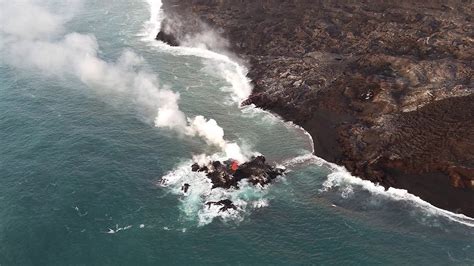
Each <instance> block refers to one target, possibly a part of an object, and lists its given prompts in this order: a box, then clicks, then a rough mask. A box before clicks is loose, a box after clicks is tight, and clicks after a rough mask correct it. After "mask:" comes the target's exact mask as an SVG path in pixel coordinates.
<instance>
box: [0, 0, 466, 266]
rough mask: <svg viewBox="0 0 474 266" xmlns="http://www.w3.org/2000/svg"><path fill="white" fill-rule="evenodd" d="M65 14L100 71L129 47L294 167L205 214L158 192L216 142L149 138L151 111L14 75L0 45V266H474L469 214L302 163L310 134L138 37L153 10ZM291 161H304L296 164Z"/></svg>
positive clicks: (32, 75)
mask: <svg viewBox="0 0 474 266" xmlns="http://www.w3.org/2000/svg"><path fill="white" fill-rule="evenodd" d="M47 8H48V9H51V10H53V11H54V10H55V8H57V9H58V10H60V9H61V6H59V7H58V6H56V5H47ZM74 13H75V14H74V17H73V18H71V19H70V20H68V21H67V22H66V23H65V30H64V33H63V34H67V33H70V32H79V33H81V34H93V35H94V36H95V38H96V39H97V43H98V44H99V47H100V48H99V51H100V53H99V55H98V56H99V57H100V59H102V60H104V61H105V62H114V61H116V59H117V58H118V57H119V55H120V53H121V52H122V51H123V50H124V49H131V50H133V51H134V52H135V53H136V54H138V55H139V56H142V57H143V58H144V63H143V65H144V67H145V68H146V69H147V71H148V72H151V73H153V74H154V75H156V76H157V77H158V79H159V81H160V84H161V85H160V86H164V85H166V86H169V87H170V88H171V90H173V91H175V92H180V95H181V99H180V108H181V110H182V111H183V112H184V113H186V114H187V115H189V116H194V115H204V116H206V117H208V118H213V119H215V120H216V121H217V122H218V124H219V125H220V126H222V128H224V130H225V137H226V139H228V140H229V141H235V142H237V143H239V144H240V145H241V146H245V147H246V148H247V149H249V150H252V151H258V152H261V153H263V154H265V155H266V156H267V158H268V160H269V161H272V162H276V163H279V164H285V163H286V165H287V166H288V168H289V170H290V172H289V173H288V174H287V175H286V177H284V178H283V179H280V180H279V181H278V182H276V183H275V184H272V185H271V186H269V187H267V188H265V189H264V190H259V189H252V188H245V189H243V191H240V192H239V191H234V192H231V193H228V194H225V195H227V196H229V195H230V196H232V197H236V198H238V199H239V200H241V201H242V204H244V205H245V204H248V205H245V206H246V207H245V208H244V211H242V212H240V213H238V214H236V215H234V216H230V217H227V216H225V217H221V216H215V215H216V214H215V213H208V212H206V209H205V208H202V204H201V201H202V200H203V197H205V195H202V194H195V195H194V194H193V196H195V197H186V196H184V195H181V194H180V193H179V185H180V182H181V181H179V182H178V183H177V184H176V186H170V187H162V186H160V185H159V180H160V179H161V178H162V177H163V176H165V175H167V174H169V173H170V172H171V173H178V174H179V173H180V172H179V171H180V170H182V171H184V168H183V167H184V166H183V165H186V163H188V162H189V160H191V158H192V156H193V155H195V154H200V153H206V154H213V153H216V152H218V150H216V148H215V147H212V146H209V145H207V144H206V143H205V142H204V141H202V140H201V139H199V138H196V137H187V136H183V135H182V134H177V133H176V132H174V131H171V130H167V129H164V128H157V127H155V126H154V125H153V119H154V117H153V116H150V113H149V112H144V111H143V110H144V109H147V108H144V107H143V105H142V103H141V102H139V101H135V100H133V99H129V98H128V97H127V96H126V95H123V94H120V93H118V94H113V95H108V94H106V95H104V94H101V93H100V91H98V90H96V89H95V88H93V87H91V86H89V85H88V84H85V83H84V82H81V80H80V78H78V77H77V76H74V75H60V76H57V75H48V74H45V73H44V71H41V70H38V69H35V68H31V67H19V66H17V65H14V64H11V62H10V61H9V60H7V59H5V58H6V57H4V56H5V53H6V52H7V50H2V58H4V59H2V61H1V65H0V151H1V152H0V181H1V183H0V265H146V264H153V265H156V264H211V263H212V264H218V263H225V264H244V265H246V264H394V265H395V264H397V265H398V264H423V265H445V264H464V265H472V264H473V263H474V228H473V227H472V226H473V224H474V222H473V221H472V220H471V219H468V218H462V217H461V218H460V217H459V216H456V215H451V214H449V213H445V212H443V211H441V210H438V209H435V208H433V207H430V206H428V205H427V204H425V203H423V202H422V201H420V200H417V199H415V198H414V197H413V196H410V195H408V194H407V193H405V192H403V191H391V192H383V191H381V190H380V188H378V187H376V186H374V185H371V184H369V183H366V182H362V181H360V180H358V179H356V178H355V177H350V175H348V174H347V173H345V172H344V171H342V170H341V169H335V168H334V167H331V165H328V164H323V163H321V161H320V160H317V159H314V158H312V159H308V158H309V157H308V156H306V157H304V155H307V154H308V153H310V151H311V146H310V140H309V139H308V137H307V136H306V135H305V134H303V132H302V131H301V130H299V129H297V128H295V127H292V126H291V125H289V124H285V123H283V122H282V121H280V120H279V119H277V118H275V117H273V116H272V115H270V114H267V113H264V112H260V111H258V110H254V109H252V108H246V109H240V108H239V107H238V105H237V103H236V102H234V101H233V100H232V95H231V94H232V93H230V92H229V90H228V88H229V87H230V86H231V84H229V82H228V81H227V80H226V79H225V78H224V77H222V76H221V75H220V74H219V73H218V72H216V71H214V70H215V69H214V68H213V66H216V65H218V63H217V61H218V60H216V59H203V58H202V57H200V56H196V55H192V54H193V52H183V51H180V50H179V48H178V49H175V50H173V49H171V50H170V49H165V48H163V45H161V46H160V45H158V46H156V45H154V44H153V43H150V42H147V41H144V40H143V36H141V35H140V32H142V31H143V27H144V26H143V25H144V23H145V22H146V21H147V20H148V19H149V16H150V13H149V6H148V5H147V3H144V2H141V1H138V0H137V1H130V2H126V1H108V2H106V1H85V2H84V3H83V4H82V5H81V6H80V7H79V8H78V9H77V10H75V12H74ZM58 38H60V37H58ZM186 53H187V54H188V55H184V54H186ZM226 88H227V89H226ZM298 156H299V157H298ZM295 157H298V158H307V159H306V160H301V163H298V164H291V163H289V161H290V160H292V159H294V158H295ZM183 173H184V174H183V176H181V177H180V178H183V179H184V178H194V177H190V176H189V175H188V174H187V172H186V171H184V172H183ZM331 182H332V183H331ZM193 186H194V187H198V186H203V184H202V183H199V182H198V181H196V183H192V187H191V189H193V188H194V187H193ZM252 204H256V205H252ZM244 205H242V206H244ZM252 206H253V207H252ZM209 215H210V216H211V217H214V216H215V217H214V219H213V220H212V221H210V220H208V219H207V220H206V219H203V217H209ZM454 220H458V221H454ZM459 221H461V222H459ZM110 229H112V230H113V232H115V233H113V234H109V233H107V232H110ZM120 229H122V230H120Z"/></svg>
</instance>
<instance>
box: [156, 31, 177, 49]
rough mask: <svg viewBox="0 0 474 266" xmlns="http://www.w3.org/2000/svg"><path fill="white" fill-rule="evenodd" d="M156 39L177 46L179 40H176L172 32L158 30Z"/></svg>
mask: <svg viewBox="0 0 474 266" xmlns="http://www.w3.org/2000/svg"><path fill="white" fill-rule="evenodd" d="M156 39H157V40H158V41H162V42H164V43H166V44H168V45H171V46H179V42H178V40H177V39H176V38H175V37H174V35H173V34H168V33H165V32H164V31H160V32H159V33H158V35H156Z"/></svg>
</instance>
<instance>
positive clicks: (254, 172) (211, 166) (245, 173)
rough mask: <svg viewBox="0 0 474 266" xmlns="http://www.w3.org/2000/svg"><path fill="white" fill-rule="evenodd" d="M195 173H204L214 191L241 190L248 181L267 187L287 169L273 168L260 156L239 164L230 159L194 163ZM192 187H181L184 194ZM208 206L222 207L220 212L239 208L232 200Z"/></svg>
mask: <svg viewBox="0 0 474 266" xmlns="http://www.w3.org/2000/svg"><path fill="white" fill-rule="evenodd" d="M191 170H192V171H193V172H203V173H205V174H206V176H207V177H208V178H209V179H210V180H211V182H212V189H215V188H223V189H230V188H235V189H239V182H240V181H241V180H244V179H245V180H247V181H248V182H249V183H250V184H252V185H254V186H257V185H259V186H262V187H263V186H265V185H267V184H269V183H271V182H272V181H273V180H274V179H276V178H277V177H278V176H281V175H283V174H284V173H285V169H283V168H278V167H275V166H271V165H269V164H268V163H266V159H265V157H264V156H262V155H259V156H255V157H252V158H251V159H250V160H249V161H248V162H245V163H243V164H239V162H237V161H236V160H232V159H228V160H226V161H223V162H221V161H210V162H208V163H206V164H203V165H200V164H198V163H194V164H193V165H192V166H191ZM189 189H192V187H191V186H190V185H189V184H187V183H185V184H183V186H182V187H181V190H182V191H183V192H184V193H187V192H188V191H189ZM206 205H207V206H209V207H210V206H211V205H216V206H221V208H220V209H219V211H227V210H230V209H233V210H236V209H237V206H235V205H234V204H233V202H232V201H231V200H230V199H223V200H219V201H216V202H214V201H209V202H206Z"/></svg>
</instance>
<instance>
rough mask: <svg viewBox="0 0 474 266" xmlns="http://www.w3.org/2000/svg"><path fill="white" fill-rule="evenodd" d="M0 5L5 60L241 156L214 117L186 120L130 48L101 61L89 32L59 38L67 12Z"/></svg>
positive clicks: (175, 98)
mask: <svg viewBox="0 0 474 266" xmlns="http://www.w3.org/2000/svg"><path fill="white" fill-rule="evenodd" d="M156 7H157V6H153V7H152V8H154V9H153V10H152V16H151V18H150V20H153V21H155V23H149V24H148V27H147V28H146V30H147V31H150V32H151V31H154V32H155V33H156V32H157V31H158V29H159V22H158V18H157V16H158V12H159V7H158V9H157V8H156ZM1 9H2V12H0V22H1V24H2V27H1V32H0V33H1V41H0V47H2V53H3V57H4V58H5V59H6V62H7V63H9V64H11V65H13V66H15V67H20V68H29V69H36V70H39V71H41V72H42V73H43V74H45V75H51V76H62V77H67V76H74V77H76V78H78V79H79V80H80V81H81V82H83V83H84V84H86V85H88V86H89V87H90V88H91V89H93V90H94V91H95V92H96V93H98V94H99V95H102V96H104V97H110V96H117V95H120V96H126V97H124V98H127V99H132V101H133V102H134V103H135V104H136V105H138V109H140V110H143V111H144V112H145V115H146V116H156V118H155V125H156V126H157V127H160V128H168V129H172V130H176V131H178V132H180V133H182V134H185V135H188V136H197V137H201V138H202V139H203V140H204V141H206V143H208V144H211V145H215V146H217V147H219V148H221V149H222V151H224V152H226V153H227V155H228V156H232V157H233V158H235V159H238V160H245V158H246V157H245V156H244V155H243V153H242V151H241V150H240V148H239V147H238V145H237V144H235V143H228V142H227V141H225V140H224V131H223V129H222V128H221V127H219V126H218V125H217V123H216V121H215V120H213V119H210V120H206V119H205V118H204V117H202V116H197V117H195V118H187V117H186V115H185V114H184V113H183V112H182V111H181V110H180V109H179V105H178V102H179V98H180V96H179V94H178V93H175V92H173V91H171V90H170V89H168V88H166V87H160V85H159V82H158V79H157V77H156V76H155V75H153V74H151V73H149V72H148V71H146V69H144V67H143V66H144V65H145V61H144V59H143V58H142V57H140V56H138V55H137V54H135V53H134V52H133V51H130V50H125V51H124V52H123V53H122V54H121V55H120V57H119V58H118V59H117V60H116V62H106V61H104V60H103V59H101V58H100V57H99V44H98V43H97V40H96V38H95V36H93V35H91V34H80V33H76V32H73V33H68V34H66V35H64V36H62V37H61V34H62V32H63V30H64V23H65V22H66V21H67V20H68V17H67V16H63V15H60V14H54V13H52V12H50V11H49V10H48V9H47V8H45V7H43V6H40V5H39V4H38V3H37V2H34V1H28V0H26V1H22V2H16V1H2V2H1ZM7 14H8V16H7ZM32 14H35V15H34V16H32Z"/></svg>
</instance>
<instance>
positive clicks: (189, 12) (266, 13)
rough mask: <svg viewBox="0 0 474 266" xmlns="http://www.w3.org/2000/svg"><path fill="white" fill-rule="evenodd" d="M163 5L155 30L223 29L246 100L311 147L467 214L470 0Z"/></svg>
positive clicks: (472, 177) (472, 160)
mask: <svg viewBox="0 0 474 266" xmlns="http://www.w3.org/2000/svg"><path fill="white" fill-rule="evenodd" d="M163 8H164V10H165V13H166V14H167V19H165V21H164V23H163V28H162V31H161V32H160V34H159V35H158V36H157V37H158V39H160V40H163V41H166V42H168V43H170V44H173V45H177V44H179V43H180V42H181V41H183V40H186V41H187V42H189V40H192V38H190V37H193V36H194V35H199V34H200V33H201V32H203V31H206V30H208V29H213V30H214V31H215V32H217V33H219V34H221V35H222V36H223V37H225V38H226V39H227V40H229V46H228V47H227V48H228V49H229V50H230V51H232V52H235V53H236V54H238V55H239V56H240V57H242V58H244V59H245V60H247V61H248V62H249V63H250V72H249V77H250V78H251V79H252V81H253V83H254V91H253V93H252V95H251V96H250V97H249V99H248V100H247V101H245V104H255V105H256V106H258V107H260V108H263V109H267V110H270V111H272V112H275V113H277V114H279V115H280V116H282V117H283V118H284V119H287V120H291V121H293V122H295V123H296V124H298V125H300V126H302V127H303V128H305V129H306V130H307V131H308V132H309V133H310V134H311V135H312V137H313V140H314V144H315V154H316V155H317V156H320V157H322V158H324V159H326V160H328V161H331V162H335V163H338V164H341V165H344V166H345V167H346V168H347V169H348V170H349V171H351V172H352V173H353V174H354V175H356V176H359V177H361V178H364V179H367V180H371V181H373V182H376V183H380V184H381V185H383V186H385V187H396V188H402V189H407V190H408V191H409V192H411V193H413V194H415V195H417V196H420V197H421V198H422V199H424V200H426V201H428V202H430V203H432V204H433V205H435V206H437V207H441V208H444V209H447V210H451V211H454V212H460V213H463V214H466V215H468V216H471V217H474V94H473V92H474V85H473V81H472V76H473V73H474V70H473V69H474V63H473V62H474V48H473V47H474V41H473V38H474V22H473V21H474V18H473V15H472V14H473V9H474V7H473V4H472V2H471V1H451V0H448V1H429V2H428V3H425V2H420V1H407V0H399V1H383V3H382V2H381V1H364V2H361V1H357V2H353V1H326V0H314V1H310V0H260V1H250V0H247V1H234V0H193V1H184V0H164V1H163ZM209 47H212V46H209Z"/></svg>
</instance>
